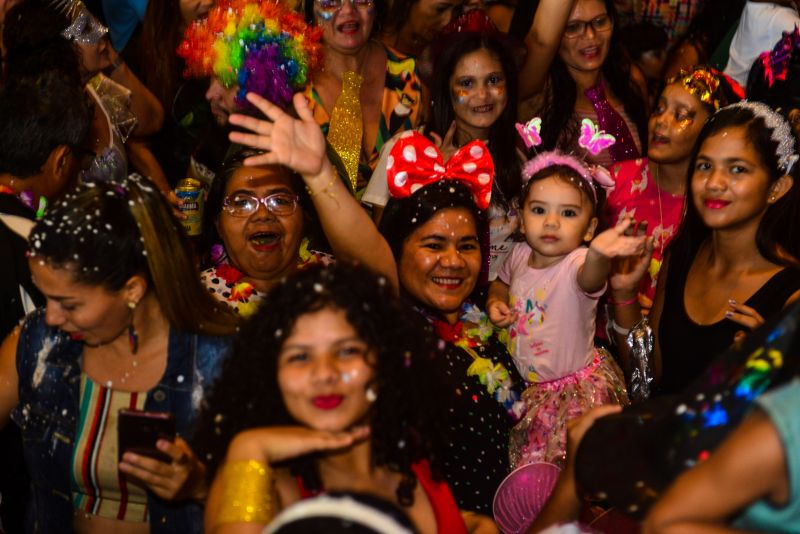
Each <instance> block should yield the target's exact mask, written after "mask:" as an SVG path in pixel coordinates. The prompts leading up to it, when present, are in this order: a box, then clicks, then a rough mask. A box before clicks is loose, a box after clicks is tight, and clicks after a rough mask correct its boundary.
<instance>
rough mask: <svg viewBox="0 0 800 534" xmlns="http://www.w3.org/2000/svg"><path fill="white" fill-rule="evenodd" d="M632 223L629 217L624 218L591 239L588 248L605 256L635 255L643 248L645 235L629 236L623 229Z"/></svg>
mask: <svg viewBox="0 0 800 534" xmlns="http://www.w3.org/2000/svg"><path fill="white" fill-rule="evenodd" d="M631 224H632V221H631V219H628V218H626V219H624V220H623V221H622V222H621V223H619V224H618V225H617V226H615V227H614V228H609V229H608V230H606V231H605V232H603V233H601V234H600V235H598V236H597V237H595V238H594V239H593V240H592V244H591V245H589V250H592V251H594V252H597V253H598V254H601V255H603V256H605V257H606V258H620V257H625V256H637V255H639V254H641V253H642V251H643V250H644V245H645V239H647V238H646V236H644V235H640V236H629V235H625V231H626V230H627V229H628V228H629V227H630V225H631Z"/></svg>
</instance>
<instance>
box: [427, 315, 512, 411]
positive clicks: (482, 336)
mask: <svg viewBox="0 0 800 534" xmlns="http://www.w3.org/2000/svg"><path fill="white" fill-rule="evenodd" d="M418 311H419V312H420V313H421V314H422V315H423V316H424V317H425V318H426V319H427V320H428V321H429V322H430V323H431V324H432V325H433V328H434V331H435V332H436V335H437V336H438V337H439V339H441V340H442V341H445V342H448V343H452V344H453V345H455V346H456V347H458V348H460V349H461V350H463V351H464V352H466V353H467V354H468V355H469V356H470V357H471V358H472V364H470V366H469V367H468V368H467V376H474V377H476V378H477V380H478V382H479V383H480V384H481V385H482V386H484V387H485V388H486V392H487V393H488V394H489V395H490V396H491V397H492V398H494V399H495V400H496V401H497V402H498V403H500V404H501V405H502V406H503V407H504V408H505V409H506V410H507V411H508V412H509V413H510V414H516V413H517V412H518V411H519V410H520V407H521V406H520V405H519V404H518V403H519V395H518V393H517V392H516V391H515V390H514V389H513V383H512V381H511V375H510V373H509V372H508V369H506V367H505V366H504V365H503V364H502V363H500V362H498V363H495V362H493V361H492V360H491V359H490V358H485V357H483V356H481V355H480V354H478V350H480V351H481V352H482V351H483V347H484V346H485V345H486V344H487V342H488V341H489V340H490V339H491V338H492V337H497V339H498V341H500V342H501V343H503V344H505V343H506V342H507V340H508V332H507V331H506V330H505V329H502V328H498V327H496V326H494V324H492V322H491V321H490V320H489V317H488V316H487V315H486V313H484V312H482V311H481V310H480V309H479V308H478V307H477V306H475V305H474V304H470V303H467V302H465V303H464V305H463V307H462V310H461V311H462V313H461V316H460V317H459V320H458V322H456V324H454V325H451V324H449V323H447V322H446V321H443V320H441V319H439V318H437V317H434V316H433V315H432V314H430V313H428V312H427V311H426V310H424V309H420V308H418ZM476 349H477V350H476Z"/></svg>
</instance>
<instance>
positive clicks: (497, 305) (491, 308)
mask: <svg viewBox="0 0 800 534" xmlns="http://www.w3.org/2000/svg"><path fill="white" fill-rule="evenodd" d="M486 311H487V312H488V313H489V320H490V321H492V322H493V323H494V324H495V325H497V326H499V327H500V328H505V327H507V326H509V325H511V324H512V323H513V322H514V321H516V320H517V312H516V311H514V310H512V309H511V308H509V307H508V304H506V303H505V302H503V301H502V300H496V299H492V300H490V301H489V302H487V303H486Z"/></svg>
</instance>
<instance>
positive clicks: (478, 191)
mask: <svg viewBox="0 0 800 534" xmlns="http://www.w3.org/2000/svg"><path fill="white" fill-rule="evenodd" d="M386 177H387V179H388V181H389V193H390V194H391V195H392V196H393V197H395V198H405V197H408V196H411V195H412V194H413V193H415V192H416V191H417V190H418V189H419V188H421V187H424V186H426V185H428V184H432V183H433V182H438V181H439V180H442V179H448V180H458V181H460V182H464V183H465V184H466V185H467V186H468V187H469V189H470V191H472V195H473V196H474V197H475V204H476V205H477V206H478V207H479V208H480V209H482V210H485V209H486V208H488V207H489V202H490V201H491V199H492V178H493V177H494V162H493V161H492V156H491V155H490V154H489V149H488V148H486V145H485V144H483V143H482V142H481V141H478V140H475V141H471V142H470V143H469V144H467V145H465V146H463V147H461V148H460V149H459V150H458V152H456V153H455V154H453V157H451V158H450V160H449V161H448V162H447V163H446V164H445V163H444V162H443V160H442V154H441V152H439V149H438V148H436V145H434V144H433V143H431V142H430V140H428V138H427V137H425V136H424V135H422V134H420V133H418V132H406V133H404V134H403V135H401V136H400V139H398V140H397V142H396V143H395V145H394V146H393V147H392V151H391V152H390V153H389V159H388V161H387V163H386Z"/></svg>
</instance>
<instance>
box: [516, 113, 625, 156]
mask: <svg viewBox="0 0 800 534" xmlns="http://www.w3.org/2000/svg"><path fill="white" fill-rule="evenodd" d="M516 126H517V133H518V134H519V136H520V137H522V141H523V142H524V143H525V147H526V148H533V147H537V146H539V145H541V144H542V119H541V118H539V117H534V118H532V119H531V120H529V121H528V122H526V123H525V124H523V123H521V122H518V123H517V125H516ZM616 142H617V140H616V138H615V137H614V136H613V135H611V134H609V133H606V132H605V131H604V130H601V129H600V128H598V126H597V125H596V124H595V123H594V122H592V120H591V119H583V120H582V121H581V136H580V137H579V138H578V145H580V146H581V148H585V149H586V150H587V151H588V152H591V153H592V155H593V156H596V155H598V154H599V153H600V152H602V151H603V150H606V149H607V148H608V147H610V146H611V145H613V144H614V143H616Z"/></svg>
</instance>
